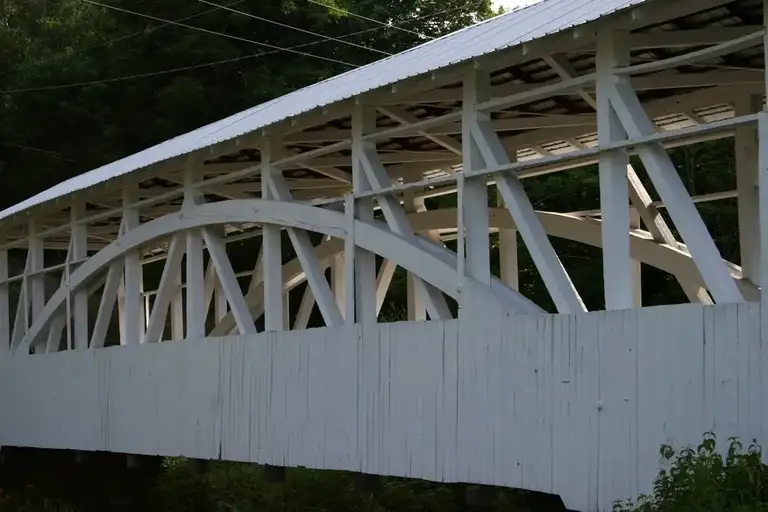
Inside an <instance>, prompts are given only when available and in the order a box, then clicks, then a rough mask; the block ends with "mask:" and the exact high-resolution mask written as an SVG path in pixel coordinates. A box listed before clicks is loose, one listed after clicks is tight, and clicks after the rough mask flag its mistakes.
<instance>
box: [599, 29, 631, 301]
mask: <svg viewBox="0 0 768 512" xmlns="http://www.w3.org/2000/svg"><path fill="white" fill-rule="evenodd" d="M628 64H629V34H627V33H625V32H619V31H615V30H614V29H613V28H612V27H606V28H605V29H603V30H602V31H601V32H600V33H599V34H598V42H597V75H598V76H597V129H598V142H599V144H600V146H604V145H609V144H611V143H613V142H617V141H621V140H625V139H626V138H627V134H626V132H625V131H624V128H623V127H622V125H621V121H619V118H618V116H617V115H616V112H615V111H614V109H613V106H612V104H611V99H610V93H611V90H612V89H613V87H615V83H616V82H619V81H622V82H624V83H625V84H627V83H628V82H629V78H628V77H627V76H623V77H619V76H616V75H615V74H614V71H615V69H616V68H617V67H620V66H626V65H628ZM628 165H629V155H628V153H627V151H626V150H625V149H624V150H622V149H618V150H615V151H609V152H605V153H602V154H601V155H600V163H599V172H600V208H601V212H602V236H603V241H604V242H603V283H604V290H605V308H606V309H630V308H632V307H633V306H634V300H633V285H632V269H631V262H630V257H629V231H628V230H627V226H629V208H628V203H629V192H628V189H627V176H626V173H627V166H628Z"/></svg>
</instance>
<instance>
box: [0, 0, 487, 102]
mask: <svg viewBox="0 0 768 512" xmlns="http://www.w3.org/2000/svg"><path fill="white" fill-rule="evenodd" d="M478 3H479V2H478ZM463 8H464V6H463V5H462V6H458V7H453V8H451V9H444V10H442V11H438V12H434V13H432V14H427V15H424V16H419V17H416V18H413V19H410V20H408V21H407V22H409V23H410V22H413V21H420V20H425V19H428V18H434V17H435V16H439V15H441V14H446V13H449V12H453V11H457V10H459V9H463ZM382 28H383V27H374V28H367V29H364V30H358V31H356V32H351V33H349V34H345V35H343V36H339V37H340V38H342V39H343V38H348V37H354V36H358V35H361V34H368V33H370V32H376V31H378V30H381V29H382ZM325 42H327V40H325V39H324V40H320V41H311V42H309V43H302V44H299V45H296V46H292V47H291V48H290V50H296V49H299V48H306V47H308V46H315V45H318V44H321V43H325ZM285 50H286V51H287V50H289V49H288V48H286V49H285ZM281 51H283V50H273V51H268V52H261V53H253V54H250V55H243V56H240V57H233V58H231V59H222V60H216V61H212V62H205V63H202V64H193V65H190V66H182V67H178V68H172V69H164V70H160V71H153V72H148V73H138V74H134V75H125V76H118V77H113V78H103V79H100V80H89V81H83V82H74V83H67V84H58V85H47V86H40V87H26V88H19V89H5V90H0V94H15V93H24V92H38V91H51V90H56V89H69V88H72V87H84V86H88V85H97V84H104V83H114V82H122V81H125V80H134V79H137V78H148V77H152V76H158V75H167V74H171V73H178V72H181V71H188V70H192V69H200V68H205V67H211V66H217V65H219V64H227V63H231V62H238V61H241V60H247V59H253V58H257V57H263V56H266V55H274V54H276V53H280V52H281Z"/></svg>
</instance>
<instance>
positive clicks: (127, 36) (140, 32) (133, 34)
mask: <svg viewBox="0 0 768 512" xmlns="http://www.w3.org/2000/svg"><path fill="white" fill-rule="evenodd" d="M244 1H245V0H235V1H234V2H231V3H229V4H226V7H231V6H233V5H237V4H240V3H243V2H244ZM221 7H222V8H223V7H224V6H221ZM218 10H219V8H214V9H208V10H205V11H203V12H198V13H195V14H190V15H189V16H184V17H183V18H179V19H177V20H173V21H174V22H177V23H178V22H182V21H188V20H191V19H192V18H197V17H199V16H203V15H205V14H209V13H212V12H214V11H218ZM171 25H173V22H166V23H161V24H160V25H156V26H154V27H149V28H146V29H144V30H137V31H136V32H131V33H130V34H125V35H122V36H120V37H116V38H114V39H110V40H108V41H103V42H101V43H97V44H92V45H91V46H85V47H83V48H78V49H76V50H74V51H73V52H72V53H68V54H66V55H62V54H58V55H54V56H52V57H48V58H45V59H40V60H35V61H32V62H31V63H30V64H33V65H37V64H44V63H46V62H52V61H54V60H57V59H61V58H64V57H72V56H73V55H77V54H79V53H82V52H85V51H88V50H93V49H94V48H100V47H102V46H108V45H111V44H114V43H117V42H120V41H124V40H125V39H130V38H132V37H136V36H140V35H147V34H151V33H152V32H154V31H156V30H159V29H161V28H164V27H168V26H171ZM10 73H11V72H9V73H8V74H10Z"/></svg>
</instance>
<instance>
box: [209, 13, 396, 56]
mask: <svg viewBox="0 0 768 512" xmlns="http://www.w3.org/2000/svg"><path fill="white" fill-rule="evenodd" d="M197 1H198V2H201V3H204V4H208V5H213V6H216V7H218V8H220V9H224V10H227V11H231V12H234V13H236V14H242V15H243V16H248V17H249V18H254V19H257V20H261V21H264V22H267V23H271V24H273V25H277V26H279V27H284V28H289V29H292V30H297V31H299V32H304V33H305V34H309V35H312V36H316V37H321V38H323V39H326V40H328V41H336V42H337V43H342V44H346V45H349V46H354V47H355V48H362V49H363V50H368V51H371V52H376V53H380V54H382V55H387V56H391V55H392V54H391V53H389V52H385V51H382V50H378V49H376V48H371V47H368V46H365V45H362V44H357V43H353V42H350V41H344V40H343V39H339V38H336V37H332V36H327V35H325V34H319V33H317V32H312V31H311V30H305V29H303V28H299V27H294V26H293V25H288V24H286V23H280V22H279V21H274V20H270V19H267V18H263V17H261V16H257V15H255V14H251V13H248V12H243V11H239V10H237V9H232V8H231V7H227V6H223V5H219V4H215V3H213V2H209V1H208V0H197Z"/></svg>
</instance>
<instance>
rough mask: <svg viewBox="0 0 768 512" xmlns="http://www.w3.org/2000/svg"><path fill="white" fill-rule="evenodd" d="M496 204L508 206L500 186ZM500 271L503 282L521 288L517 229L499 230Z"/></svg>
mask: <svg viewBox="0 0 768 512" xmlns="http://www.w3.org/2000/svg"><path fill="white" fill-rule="evenodd" d="M496 204H497V205H498V206H499V207H500V208H506V207H505V205H504V198H503V197H502V196H501V192H499V189H498V188H497V189H496ZM489 213H490V212H489ZM492 222H493V220H492ZM499 273H500V277H501V282H502V283H504V284H505V285H507V286H509V287H510V288H512V289H513V290H519V289H520V273H519V271H518V268H517V230H516V229H500V230H499Z"/></svg>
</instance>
